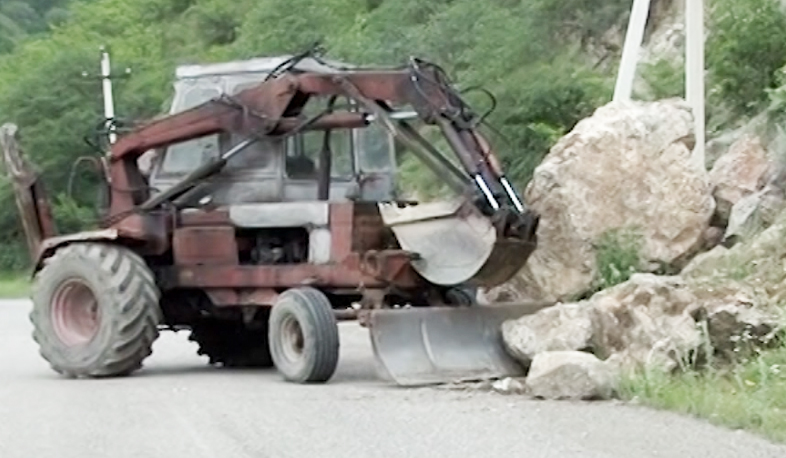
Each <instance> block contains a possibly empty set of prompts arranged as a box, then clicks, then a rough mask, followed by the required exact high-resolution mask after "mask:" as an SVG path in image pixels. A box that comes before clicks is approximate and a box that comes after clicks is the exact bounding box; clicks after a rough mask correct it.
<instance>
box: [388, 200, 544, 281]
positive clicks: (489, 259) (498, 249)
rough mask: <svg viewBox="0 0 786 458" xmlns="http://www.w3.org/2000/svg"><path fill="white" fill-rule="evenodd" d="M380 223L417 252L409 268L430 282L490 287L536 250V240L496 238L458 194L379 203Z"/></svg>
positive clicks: (483, 218) (486, 221)
mask: <svg viewBox="0 0 786 458" xmlns="http://www.w3.org/2000/svg"><path fill="white" fill-rule="evenodd" d="M379 211H380V215H381V216H382V220H383V221H384V223H385V225H386V226H388V227H389V228H390V229H391V230H392V231H393V233H394V234H395V235H396V239H397V240H398V242H399V244H400V245H401V247H402V248H403V249H405V250H407V251H410V252H413V253H416V254H417V255H418V259H416V260H414V261H412V267H413V268H414V269H415V270H416V271H417V272H418V273H419V274H420V275H422V276H423V278H425V279H426V280H428V281H430V282H431V283H433V284H435V285H444V286H453V285H460V284H463V285H470V286H480V287H485V288H491V287H494V286H498V285H500V284H502V283H505V282H506V281H508V280H510V279H511V278H512V277H513V276H514V275H515V274H516V273H517V272H518V271H519V270H521V268H522V267H524V264H525V263H526V262H527V259H528V258H529V256H530V255H531V254H532V252H533V251H534V250H535V247H536V242H535V240H521V239H499V238H498V237H497V230H496V228H495V227H494V226H493V225H492V223H491V221H490V219H489V218H488V217H487V216H485V215H483V214H481V213H480V211H478V210H477V208H476V207H474V206H473V205H470V204H469V203H468V202H467V201H465V200H463V199H456V200H451V201H440V202H428V203H418V204H414V205H403V206H402V205H400V204H397V203H380V204H379Z"/></svg>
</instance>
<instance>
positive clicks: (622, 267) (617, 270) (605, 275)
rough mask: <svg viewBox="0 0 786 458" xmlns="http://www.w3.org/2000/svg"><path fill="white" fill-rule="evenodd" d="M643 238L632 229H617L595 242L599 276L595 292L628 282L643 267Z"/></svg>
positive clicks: (595, 284) (596, 280)
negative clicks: (641, 253)
mask: <svg viewBox="0 0 786 458" xmlns="http://www.w3.org/2000/svg"><path fill="white" fill-rule="evenodd" d="M641 244H642V237H641V236H640V235H639V234H638V233H637V232H636V231H635V230H632V229H615V230H610V231H607V232H605V233H603V235H601V236H600V237H599V238H598V240H597V241H596V242H595V244H594V246H595V262H596V264H597V268H598V275H597V277H596V279H595V282H594V285H593V292H597V291H601V290H604V289H607V288H611V287H612V286H616V285H618V284H620V283H624V282H626V281H628V280H629V279H630V277H631V275H633V274H634V273H636V272H637V271H638V270H639V269H640V267H641V255H640V252H641Z"/></svg>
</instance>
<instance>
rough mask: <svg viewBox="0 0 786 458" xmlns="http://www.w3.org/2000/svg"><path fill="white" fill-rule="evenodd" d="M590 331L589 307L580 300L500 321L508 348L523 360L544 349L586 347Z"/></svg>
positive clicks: (591, 330) (589, 338) (527, 359)
mask: <svg viewBox="0 0 786 458" xmlns="http://www.w3.org/2000/svg"><path fill="white" fill-rule="evenodd" d="M592 333H593V329H592V310H591V308H589V307H587V306H586V304H583V303H578V304H565V305H558V306H555V307H549V308H547V309H544V310H541V311H540V312H539V313H535V314H533V315H527V316H524V317H522V318H519V319H518V320H515V321H507V322H505V323H503V324H502V338H503V341H504V342H505V346H506V348H507V350H508V352H509V353H510V354H511V355H513V356H514V357H515V358H516V359H518V360H519V361H521V362H524V363H526V362H528V361H531V360H532V359H533V358H534V357H535V355H537V354H538V353H541V352H544V351H560V350H584V349H587V348H589V347H590V346H591V342H592Z"/></svg>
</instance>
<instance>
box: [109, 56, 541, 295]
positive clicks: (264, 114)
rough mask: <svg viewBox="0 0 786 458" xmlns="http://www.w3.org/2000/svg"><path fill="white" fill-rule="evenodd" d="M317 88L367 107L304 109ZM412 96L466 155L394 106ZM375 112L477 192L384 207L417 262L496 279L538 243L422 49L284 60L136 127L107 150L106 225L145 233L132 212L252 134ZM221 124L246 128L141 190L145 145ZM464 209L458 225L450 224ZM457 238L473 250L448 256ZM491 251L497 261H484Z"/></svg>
mask: <svg viewBox="0 0 786 458" xmlns="http://www.w3.org/2000/svg"><path fill="white" fill-rule="evenodd" d="M292 67H294V63H293V64H292ZM314 97H322V98H325V97H327V98H336V97H346V98H347V99H349V100H352V101H353V102H354V103H355V106H356V107H359V108H360V110H359V111H358V110H357V108H353V109H352V110H344V111H341V110H338V109H336V107H334V106H332V105H329V106H328V108H327V109H325V110H323V111H322V112H320V113H318V114H316V115H313V116H311V117H307V116H305V112H306V111H305V107H306V106H307V104H308V102H309V101H310V100H311V99H312V98H314ZM404 105H406V106H410V107H411V108H412V109H413V110H414V111H415V113H417V116H418V118H419V119H420V120H421V121H422V122H424V123H426V124H430V125H434V126H437V127H438V128H439V130H440V131H441V133H442V135H443V136H444V138H445V140H446V142H447V144H448V145H449V146H450V148H451V150H452V153H453V154H454V155H455V158H456V159H457V163H458V166H456V165H454V164H453V163H452V162H451V161H449V160H448V159H447V158H445V157H444V156H442V154H441V153H440V152H439V151H437V150H436V149H435V148H434V147H433V146H431V145H430V144H429V142H428V141H427V140H425V139H424V138H423V137H422V136H420V135H419V134H418V132H417V130H416V129H415V128H413V127H412V126H410V125H409V124H408V123H407V122H406V121H404V120H402V119H398V118H396V117H395V116H393V109H392V108H391V107H392V106H404ZM372 121H379V122H381V124H382V126H384V127H385V128H386V129H388V130H389V131H390V132H391V133H392V134H393V135H394V136H395V137H396V138H397V139H398V140H400V141H401V142H403V143H405V144H406V145H408V146H410V147H411V149H412V150H415V151H418V154H419V157H421V158H422V159H423V160H424V162H425V163H426V165H427V166H429V167H431V168H432V169H433V170H434V171H435V172H437V174H438V176H441V177H444V178H445V181H446V182H447V183H448V184H450V185H452V187H453V188H454V189H455V190H457V191H462V192H464V193H465V194H466V193H469V194H470V199H464V200H462V201H461V202H449V203H447V204H442V205H438V206H437V207H432V208H425V207H423V206H421V207H418V208H403V209H402V208H400V206H398V205H388V206H385V205H382V206H381V207H380V208H381V212H382V214H383V218H384V219H385V220H386V222H387V223H388V225H390V226H391V227H392V228H393V230H394V232H395V233H396V235H397V236H398V238H399V239H400V242H401V243H402V245H403V246H404V247H405V249H410V250H411V251H415V252H418V253H420V254H421V255H423V254H425V256H426V257H427V258H428V259H427V261H424V262H421V263H420V269H419V271H420V273H421V274H422V275H424V276H425V277H426V278H428V279H429V280H431V281H433V282H435V283H439V284H451V283H474V284H476V285H478V286H494V285H496V284H499V283H502V282H504V281H506V280H507V279H509V278H510V277H511V276H512V275H513V274H514V273H515V272H516V271H517V270H518V269H519V268H520V267H521V266H522V265H523V263H524V262H525V261H526V259H527V258H528V257H529V255H530V254H531V252H532V251H533V250H534V248H535V244H536V240H535V232H536V229H537V225H538V216H537V215H535V214H534V213H533V212H531V211H529V210H528V209H527V208H525V206H524V204H523V203H522V201H521V199H520V198H519V196H518V195H517V193H516V191H515V190H514V188H513V186H512V185H511V183H510V181H509V180H508V178H507V177H506V176H505V174H504V172H503V170H502V168H501V166H500V162H499V160H498V159H497V156H496V155H495V153H494V152H493V151H492V149H491V148H490V146H489V143H488V141H486V139H485V138H484V137H483V136H482V135H481V134H480V132H479V130H478V129H477V124H478V123H479V119H478V117H477V116H476V115H475V114H474V113H473V112H472V111H471V110H470V109H469V107H468V106H467V105H466V103H465V102H464V101H463V100H462V99H461V97H460V96H459V94H458V93H457V91H456V90H455V89H454V88H453V87H452V85H451V84H450V83H449V82H448V80H447V78H446V76H445V75H444V72H443V71H442V70H441V69H440V68H439V67H437V66H436V65H433V64H429V63H426V62H423V61H420V60H415V59H413V60H412V61H411V62H410V65H408V66H407V67H405V68H402V69H393V70H355V69H339V68H337V69H336V70H335V71H330V72H313V71H312V72H303V71H296V70H293V69H284V70H282V71H279V72H274V73H273V74H271V75H270V77H269V78H268V79H266V80H265V81H263V82H261V83H259V84H258V85H256V86H253V87H251V88H249V89H246V90H244V91H241V92H239V93H237V94H235V95H233V96H223V97H220V98H218V99H214V100H211V101H209V102H206V103H204V104H202V105H199V106H197V107H195V108H192V109H190V110H187V111H183V112H180V113H176V114H173V115H169V116H166V117H163V118H161V119H158V120H155V121H153V122H150V123H149V124H147V125H144V126H141V127H139V128H137V129H136V130H134V131H132V132H130V133H129V134H127V135H125V136H123V137H122V138H120V139H119V141H118V142H117V143H116V144H114V145H113V146H112V148H111V151H110V152H109V153H108V154H109V158H108V159H109V161H108V162H109V174H110V180H111V183H112V190H113V191H112V198H111V206H110V212H109V218H108V220H107V226H111V227H115V228H117V229H118V230H119V231H120V232H121V233H123V234H126V235H130V236H134V235H135V234H139V236H141V237H145V236H146V235H147V236H149V235H150V234H152V233H153V231H149V230H143V229H142V228H141V227H140V226H139V225H140V224H141V223H140V220H139V219H134V218H132V217H131V216H132V215H137V216H138V215H140V214H141V215H144V214H145V213H149V212H151V211H153V210H155V209H156V208H158V207H160V205H162V204H164V203H165V202H168V201H172V200H174V199H177V198H178V197H180V196H182V195H183V194H184V193H187V192H188V191H189V190H190V189H192V188H193V187H194V186H196V185H198V184H199V183H201V182H203V181H204V180H205V179H206V178H208V177H209V176H211V175H212V174H214V173H216V172H218V171H219V170H221V168H222V167H223V166H224V165H225V164H226V162H227V161H228V160H229V159H230V158H231V157H232V156H234V155H235V154H240V153H241V152H242V151H243V149H244V148H245V147H246V146H248V145H249V144H251V143H252V142H253V141H255V139H256V138H260V137H264V136H277V137H285V136H288V135H292V134H294V133H297V132H300V131H303V130H330V129H340V128H356V127H363V126H366V125H368V124H369V123H371V122H372ZM222 131H225V132H239V133H242V134H243V135H245V136H247V137H248V138H249V140H248V141H246V142H243V143H241V144H240V145H238V146H237V147H235V148H233V149H232V150H230V151H227V152H225V153H223V154H222V156H221V157H220V158H218V159H217V160H215V161H214V162H211V163H208V164H206V165H204V166H202V167H200V168H198V169H197V170H194V171H193V172H192V173H190V174H189V175H188V176H187V177H185V178H183V179H182V180H181V181H180V182H179V183H177V184H175V185H174V186H172V187H171V188H170V189H168V190H167V191H166V192H164V193H161V194H158V195H156V196H149V195H146V194H145V193H144V192H139V189H140V183H141V182H142V181H143V180H142V178H141V173H140V172H139V169H138V167H137V165H136V160H137V158H138V157H139V156H140V155H141V154H142V153H144V152H145V151H148V150H150V149H153V148H160V147H163V146H166V145H169V144H172V143H178V142H183V141H187V140H191V139H193V138H197V137H201V136H204V135H209V134H213V133H217V132H222ZM323 197H324V196H323ZM424 208H425V210H424ZM440 221H441V223H440ZM457 221H458V222H459V223H461V224H459V226H456V225H455V224H454V223H456V222H457ZM428 234H430V236H425V235H428ZM446 236H447V237H448V238H452V239H456V240H457V242H456V244H454V245H453V246H452V247H450V248H452V250H447V251H446V250H445V249H444V248H445V247H444V246H443V247H440V243H439V242H440V241H441V240H444V239H445V237H446ZM456 250H458V251H459V252H462V253H465V255H466V259H463V260H462V259H458V260H457V259H456V258H455V257H450V258H447V259H440V258H444V256H445V254H447V253H449V252H451V251H453V252H455V251H456ZM460 257H461V256H459V258H460ZM488 259H493V260H494V262H491V263H489V262H486V261H487V260H488ZM416 268H417V266H416Z"/></svg>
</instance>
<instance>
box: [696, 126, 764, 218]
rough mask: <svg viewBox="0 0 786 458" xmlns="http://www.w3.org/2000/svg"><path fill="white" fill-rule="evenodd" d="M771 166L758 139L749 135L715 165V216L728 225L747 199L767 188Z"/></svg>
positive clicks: (712, 173) (713, 181) (734, 145)
mask: <svg viewBox="0 0 786 458" xmlns="http://www.w3.org/2000/svg"><path fill="white" fill-rule="evenodd" d="M771 169H772V163H771V161H770V159H769V158H768V156H767V152H766V151H765V149H764V146H763V145H762V143H761V140H759V138H758V137H755V136H751V135H746V136H744V137H742V138H741V139H739V140H737V141H736V142H735V143H734V144H733V145H732V146H731V148H730V149H729V151H728V152H727V153H726V154H724V155H723V156H721V157H720V159H718V161H717V162H715V165H714V166H713V167H712V170H711V171H710V182H711V183H712V187H713V191H712V192H713V196H714V197H715V202H716V203H717V209H716V215H717V216H718V219H719V221H720V222H721V223H724V224H725V223H726V222H728V220H729V216H730V215H731V209H732V207H733V206H734V204H736V203H737V202H739V201H740V200H742V199H743V198H744V197H747V196H750V195H751V194H754V193H755V192H757V191H760V190H761V189H762V188H764V185H765V184H766V180H767V178H768V176H767V175H768V172H770V171H771Z"/></svg>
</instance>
